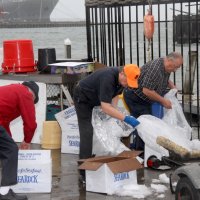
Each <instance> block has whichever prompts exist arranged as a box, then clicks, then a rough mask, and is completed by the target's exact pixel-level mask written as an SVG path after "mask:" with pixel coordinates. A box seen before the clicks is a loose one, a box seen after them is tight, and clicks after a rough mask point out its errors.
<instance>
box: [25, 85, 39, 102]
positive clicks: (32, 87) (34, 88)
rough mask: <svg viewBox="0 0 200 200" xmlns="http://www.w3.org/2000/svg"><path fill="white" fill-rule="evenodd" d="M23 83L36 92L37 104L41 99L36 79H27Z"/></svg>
mask: <svg viewBox="0 0 200 200" xmlns="http://www.w3.org/2000/svg"><path fill="white" fill-rule="evenodd" d="M22 84H23V85H25V86H27V87H29V88H30V89H31V90H32V91H33V92H34V94H35V100H34V103H35V104H36V103H37V102H38V101H39V97H38V92H39V86H38V85H37V84H36V83H35V82H34V81H25V82H23V83H22Z"/></svg>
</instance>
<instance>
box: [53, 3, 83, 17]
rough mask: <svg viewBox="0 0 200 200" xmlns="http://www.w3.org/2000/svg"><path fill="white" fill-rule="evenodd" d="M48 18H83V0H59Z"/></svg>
mask: <svg viewBox="0 0 200 200" xmlns="http://www.w3.org/2000/svg"><path fill="white" fill-rule="evenodd" d="M50 19H51V21H66V20H67V21H81V20H85V0H59V1H58V3H57V5H56V7H55V9H54V10H53V12H52V13H51V15H50Z"/></svg>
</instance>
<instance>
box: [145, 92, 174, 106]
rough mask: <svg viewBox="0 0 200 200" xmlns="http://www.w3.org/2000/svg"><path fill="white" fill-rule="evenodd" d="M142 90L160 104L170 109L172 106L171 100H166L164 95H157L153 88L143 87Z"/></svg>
mask: <svg viewBox="0 0 200 200" xmlns="http://www.w3.org/2000/svg"><path fill="white" fill-rule="evenodd" d="M142 91H143V93H144V94H145V95H146V96H147V97H148V98H149V99H151V100H152V101H157V102H159V103H160V104H162V105H163V106H164V107H165V108H167V109H171V108H172V104H171V101H170V100H168V99H165V98H164V97H162V96H161V95H159V94H158V93H157V92H155V91H154V90H149V89H148V88H143V90H142Z"/></svg>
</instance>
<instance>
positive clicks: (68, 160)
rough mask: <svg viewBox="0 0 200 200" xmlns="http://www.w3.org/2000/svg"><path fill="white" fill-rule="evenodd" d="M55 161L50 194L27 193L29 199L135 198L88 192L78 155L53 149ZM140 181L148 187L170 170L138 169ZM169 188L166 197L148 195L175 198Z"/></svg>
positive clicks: (87, 199)
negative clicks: (80, 171)
mask: <svg viewBox="0 0 200 200" xmlns="http://www.w3.org/2000/svg"><path fill="white" fill-rule="evenodd" d="M32 149H40V146H39V145H32ZM51 154H52V161H53V174H52V176H53V179H52V191H51V193H50V194H44V193H43V194H37V193H36V194H30V193H29V194H27V196H28V199H29V200H38V199H42V200H50V199H51V200H133V199H136V198H133V197H119V196H109V195H105V194H98V193H92V192H86V191H85V187H83V185H82V184H80V183H79V180H78V171H77V160H78V155H73V154H61V153H60V149H59V150H58V149H56V150H51ZM137 173H138V183H139V184H145V185H146V186H147V187H149V186H150V184H151V183H152V178H154V179H158V176H159V174H161V173H166V174H167V175H169V173H170V171H166V170H165V171H155V170H150V169H142V170H138V171H137ZM165 185H166V186H167V188H168V190H167V191H166V192H165V193H162V194H164V196H165V197H163V198H158V194H157V193H155V192H154V193H153V194H152V195H151V196H148V197H146V198H145V199H148V200H155V199H163V200H172V199H175V197H174V195H172V194H171V192H170V187H169V184H165Z"/></svg>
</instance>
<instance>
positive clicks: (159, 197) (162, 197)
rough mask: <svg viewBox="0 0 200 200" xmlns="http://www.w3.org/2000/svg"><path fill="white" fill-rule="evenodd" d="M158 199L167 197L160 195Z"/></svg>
mask: <svg viewBox="0 0 200 200" xmlns="http://www.w3.org/2000/svg"><path fill="white" fill-rule="evenodd" d="M157 198H158V199H162V198H165V195H164V194H160V195H158V196H157Z"/></svg>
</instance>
